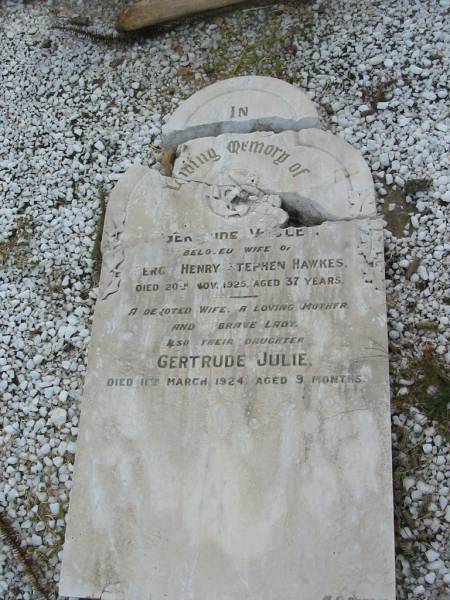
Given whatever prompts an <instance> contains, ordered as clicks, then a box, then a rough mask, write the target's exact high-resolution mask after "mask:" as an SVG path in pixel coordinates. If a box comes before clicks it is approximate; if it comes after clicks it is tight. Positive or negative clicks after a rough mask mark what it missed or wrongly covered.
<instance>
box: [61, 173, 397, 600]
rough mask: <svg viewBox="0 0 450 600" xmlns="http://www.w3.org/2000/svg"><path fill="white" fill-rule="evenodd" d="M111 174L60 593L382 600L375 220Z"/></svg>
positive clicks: (388, 577)
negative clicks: (287, 224) (294, 224)
mask: <svg viewBox="0 0 450 600" xmlns="http://www.w3.org/2000/svg"><path fill="white" fill-rule="evenodd" d="M133 177H134V178H133ZM119 185H122V186H123V187H122V189H125V190H126V191H125V197H124V198H121V197H120V194H119V195H117V194H116V195H115V197H114V198H113V199H112V201H111V202H110V204H109V206H108V215H107V219H106V229H107V231H106V233H107V235H106V237H105V240H104V245H103V248H104V253H105V263H104V266H103V269H102V278H101V289H100V295H99V298H100V299H99V301H98V304H97V307H96V313H95V319H94V326H93V333H92V341H91V349H90V354H89V366H88V374H87V378H86V383H85V392H84V399H83V411H82V418H81V424H80V434H79V439H78V446H77V459H76V467H75V481H74V488H73V490H72V494H71V504H70V511H69V519H68V528H67V534H66V543H65V549H64V562H63V571H62V579H61V584H60V594H61V595H62V596H72V597H91V598H100V597H101V598H103V599H104V600H105V599H109V600H111V599H114V600H116V599H119V598H120V599H121V600H149V599H152V600H159V599H163V598H169V599H170V600H185V599H186V598H191V599H192V600H211V598H217V600H219V599H220V600H242V599H244V598H245V599H246V600H299V598H305V599H308V600H309V599H316V598H317V599H319V600H324V598H332V599H333V600H335V598H336V597H339V596H341V597H343V598H350V597H353V598H355V597H356V598H371V599H372V598H373V599H374V600H394V598H395V593H394V559H393V525H392V496H391V489H392V486H391V457H390V432H389V422H390V420H389V389H388V368H387V367H388V360H387V338H386V315H385V292H384V261H383V239H382V224H381V222H380V221H377V220H359V221H352V222H344V223H334V224H332V223H325V224H323V225H321V226H318V227H310V228H303V229H292V228H290V229H279V228H278V229H273V227H274V223H278V224H279V221H277V218H278V217H279V216H280V215H278V214H275V217H276V218H275V220H272V219H271V218H270V217H269V219H268V220H267V219H266V220H264V223H265V224H266V225H265V226H266V228H267V229H271V228H272V233H261V232H260V231H259V230H258V228H257V227H254V226H252V225H251V220H252V219H251V212H252V211H256V210H257V209H258V205H259V202H260V201H261V200H260V199H258V198H257V199H256V200H255V199H248V198H246V199H247V200H248V201H249V203H250V209H249V213H247V214H245V215H243V216H239V212H241V213H243V211H244V207H245V203H244V202H243V199H241V201H240V202H239V201H238V203H237V206H236V202H235V201H231V203H230V205H229V207H228V209H227V210H228V211H231V213H232V214H231V215H230V214H229V212H227V213H226V215H225V216H224V215H221V214H218V212H219V213H220V211H218V210H217V206H216V204H215V203H214V201H212V200H211V197H213V198H214V194H216V195H217V196H218V199H222V198H223V197H224V195H225V193H224V192H223V191H222V192H221V191H220V190H221V188H218V189H217V190H216V192H211V189H210V188H207V187H206V186H203V185H201V184H195V183H186V184H184V185H181V187H180V188H179V189H178V190H174V189H171V187H178V185H179V184H177V183H176V182H174V181H173V180H170V179H166V178H163V177H161V176H159V175H157V174H155V173H154V172H146V173H144V172H143V171H137V172H135V173H134V175H133V174H131V175H130V176H129V177H128V179H127V181H126V185H123V182H122V183H120V184H119ZM148 186H151V187H148ZM211 193H212V196H211ZM250 195H251V194H250ZM205 198H206V200H205ZM121 200H122V201H121ZM216 200H217V198H216ZM266 202H267V201H266V200H262V201H261V203H262V205H264V204H265V203H266ZM268 203H269V204H270V202H268ZM225 205H226V203H225ZM223 206H224V205H223V204H220V210H222V209H223ZM230 206H231V208H230ZM238 207H240V208H238ZM236 209H237V214H236ZM278 210H279V209H278ZM225 212H226V211H225ZM167 215H168V216H167ZM227 215H229V216H227ZM233 225H234V227H233ZM175 231H177V232H178V234H177V235H172V234H173V233H174V232H175ZM111 275H113V279H115V283H114V285H112V286H111ZM107 291H109V293H106V292H107Z"/></svg>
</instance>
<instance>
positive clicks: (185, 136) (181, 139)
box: [162, 116, 321, 148]
mask: <svg viewBox="0 0 450 600" xmlns="http://www.w3.org/2000/svg"><path fill="white" fill-rule="evenodd" d="M320 128H321V123H320V120H319V117H312V116H310V117H301V118H300V119H287V118H284V117H275V116H273V117H261V118H259V119H249V120H248V121H219V122H215V123H205V124H203V125H194V126H192V127H186V128H185V129H175V130H173V131H170V132H164V129H163V136H162V145H163V147H164V148H169V147H171V146H179V145H180V144H183V143H185V142H189V141H191V140H195V139H197V138H203V137H217V136H219V135H222V134H223V133H254V132H256V131H258V132H259V131H269V132H271V133H282V132H283V131H286V130H290V131H301V130H302V129H320Z"/></svg>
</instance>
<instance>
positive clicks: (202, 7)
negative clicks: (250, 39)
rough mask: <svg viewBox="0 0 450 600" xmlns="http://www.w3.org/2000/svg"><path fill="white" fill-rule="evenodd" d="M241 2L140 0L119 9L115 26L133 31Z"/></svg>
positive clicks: (221, 0) (217, 0) (232, 0)
mask: <svg viewBox="0 0 450 600" xmlns="http://www.w3.org/2000/svg"><path fill="white" fill-rule="evenodd" d="M243 2H245V0H140V2H136V3H135V4H133V5H132V6H129V7H127V8H122V9H120V10H119V12H118V15H117V22H116V27H117V29H118V30H120V31H134V30H136V29H142V28H143V27H151V26H152V25H157V24H159V23H166V22H168V21H174V20H176V19H181V18H183V17H188V16H190V15H194V14H197V13H201V12H205V11H209V10H215V9H218V8H224V7H226V6H232V5H233V4H242V3H243Z"/></svg>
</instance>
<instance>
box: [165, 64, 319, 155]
mask: <svg viewBox="0 0 450 600" xmlns="http://www.w3.org/2000/svg"><path fill="white" fill-rule="evenodd" d="M308 127H319V118H318V115H317V111H316V109H315V106H314V104H313V103H312V101H311V100H310V99H309V97H308V96H307V95H306V94H305V92H302V91H301V90H299V89H298V88H296V87H294V86H293V85H290V84H289V83H286V82H285V81H281V80H280V79H275V78H273V77H259V76H250V77H235V78H233V79H226V80H224V81H219V82H217V83H214V84H212V85H210V86H208V87H206V88H203V89H202V90H200V91H199V92H197V93H196V94H194V95H193V96H191V97H190V98H188V99H187V100H186V101H185V102H183V103H182V104H181V105H180V107H179V108H178V109H177V110H176V111H175V112H174V113H173V115H171V117H170V118H169V119H168V121H167V123H166V124H165V126H164V127H163V145H164V146H178V145H179V144H181V143H182V142H185V141H187V140H192V139H194V138H198V137H207V136H211V135H219V134H221V133H247V132H250V131H275V132H277V131H283V130H285V129H292V130H299V129H304V128H308Z"/></svg>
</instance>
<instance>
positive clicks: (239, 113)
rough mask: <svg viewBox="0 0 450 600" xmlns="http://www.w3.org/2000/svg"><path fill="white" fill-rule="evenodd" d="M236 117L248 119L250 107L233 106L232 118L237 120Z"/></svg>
mask: <svg viewBox="0 0 450 600" xmlns="http://www.w3.org/2000/svg"><path fill="white" fill-rule="evenodd" d="M236 117H240V118H243V117H248V106H232V107H231V115H230V118H231V119H235V118H236Z"/></svg>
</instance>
